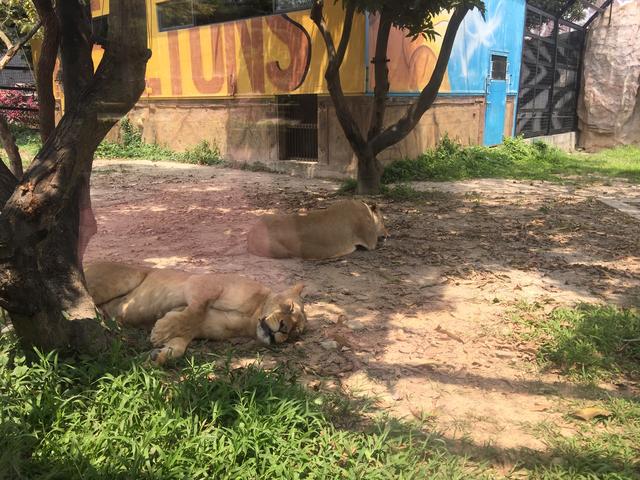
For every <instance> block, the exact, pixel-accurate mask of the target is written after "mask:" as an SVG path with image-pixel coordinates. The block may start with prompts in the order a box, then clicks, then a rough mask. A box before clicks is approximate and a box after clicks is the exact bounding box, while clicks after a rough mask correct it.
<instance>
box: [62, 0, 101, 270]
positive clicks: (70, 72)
mask: <svg viewBox="0 0 640 480" xmlns="http://www.w3.org/2000/svg"><path fill="white" fill-rule="evenodd" d="M56 12H57V15H58V21H59V24H60V28H61V29H62V30H63V31H64V32H67V34H66V35H64V36H63V37H62V39H61V41H60V57H61V59H62V64H63V65H64V69H63V70H62V86H63V89H64V108H65V110H66V111H67V110H68V111H71V110H73V109H75V108H78V104H79V102H80V96H81V95H82V93H83V92H84V91H85V89H86V88H87V87H88V86H89V85H90V83H91V81H92V80H93V71H94V68H93V58H92V57H91V51H92V49H93V39H92V35H91V7H90V5H89V3H88V2H86V3H85V4H82V2H81V1H80V0H66V1H64V2H57V4H56ZM78 160H79V161H80V163H82V164H83V165H87V171H86V172H85V174H84V175H83V179H82V186H81V189H80V198H79V202H80V203H79V209H80V211H79V214H80V224H79V236H78V251H77V257H78V263H79V264H80V265H82V259H83V257H84V252H85V250H86V249H87V246H88V245H89V241H90V240H91V237H93V235H95V233H96V232H97V230H98V228H97V223H96V218H95V216H94V214H93V209H92V208H91V189H90V176H91V170H92V167H93V152H90V153H89V156H88V157H87V158H82V159H78Z"/></svg>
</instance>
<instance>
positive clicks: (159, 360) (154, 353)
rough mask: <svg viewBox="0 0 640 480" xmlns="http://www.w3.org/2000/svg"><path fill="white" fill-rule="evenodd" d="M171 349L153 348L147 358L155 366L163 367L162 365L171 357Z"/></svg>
mask: <svg viewBox="0 0 640 480" xmlns="http://www.w3.org/2000/svg"><path fill="white" fill-rule="evenodd" d="M172 353H173V349H172V348H171V347H162V348H154V349H153V350H151V352H150V353H149V358H151V361H152V362H153V363H155V364H156V365H164V363H165V362H166V361H167V360H169V359H170V358H172V357H173V355H172Z"/></svg>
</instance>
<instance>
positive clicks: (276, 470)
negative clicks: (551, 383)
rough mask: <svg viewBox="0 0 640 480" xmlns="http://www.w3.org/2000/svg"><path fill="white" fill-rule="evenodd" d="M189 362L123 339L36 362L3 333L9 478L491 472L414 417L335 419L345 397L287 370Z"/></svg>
mask: <svg viewBox="0 0 640 480" xmlns="http://www.w3.org/2000/svg"><path fill="white" fill-rule="evenodd" d="M186 363H187V364H186V366H182V367H178V368H177V369H176V370H174V371H167V370H161V369H155V368H152V367H149V366H145V365H144V364H141V363H140V362H139V361H137V360H134V359H132V358H131V357H128V356H127V355H126V352H124V351H123V349H121V348H120V349H119V348H118V347H117V346H116V347H115V348H114V351H113V352H112V353H111V354H110V355H108V356H105V357H102V358H85V359H79V360H77V361H76V362H75V363H68V362H65V361H62V360H60V359H58V358H57V357H56V356H55V355H54V354H49V355H39V357H38V359H37V360H36V361H34V362H33V363H31V364H29V363H27V361H26V360H25V358H24V356H23V354H22V353H21V352H20V350H18V349H17V347H16V345H15V344H14V341H11V340H9V339H8V337H7V335H3V336H2V337H0V401H1V404H2V408H1V409H0V477H2V478H12V479H19V478H28V479H37V478H48V479H76V478H92V479H97V478H100V479H132V478H149V479H151V478H189V479H209V478H215V479H255V478H272V479H285V478H291V479H294V478H310V479H314V478H315V479H327V478H367V479H413V478H447V479H454V478H482V477H483V473H482V472H483V469H481V468H480V467H475V466H474V465H472V464H469V463H467V462H466V461H465V460H464V459H462V458H460V457H456V456H454V455H452V454H450V453H448V452H447V451H446V450H445V449H444V447H443V445H442V444H441V443H440V442H438V441H436V440H434V439H432V437H430V436H425V435H423V434H421V433H420V432H419V431H417V430H414V429H412V427H410V426H409V425H408V424H404V426H403V428H397V427H398V424H394V425H390V424H386V423H379V424H375V423H369V424H368V425H369V426H368V427H365V428H364V430H362V431H361V430H360V429H356V430H349V429H344V428H340V427H338V426H336V422H334V419H336V418H338V417H339V418H340V419H344V418H345V413H344V405H345V403H344V402H342V403H341V402H338V401H336V400H335V399H333V398H332V396H331V395H328V394H324V393H318V392H310V391H308V390H305V389H303V388H302V387H301V386H299V385H298V384H297V383H296V381H295V377H294V376H292V374H291V373H290V372H289V371H287V370H285V369H276V370H274V371H265V370H263V369H261V368H258V367H255V366H252V367H248V368H243V369H236V370H232V369H230V368H229V367H228V366H227V367H225V366H222V367H216V365H215V364H212V363H202V364H197V363H195V362H194V361H191V362H186ZM181 364H182V365H184V362H183V363H181ZM353 408H354V406H353V404H352V403H351V404H350V410H351V412H350V413H351V414H353V413H354V412H353ZM485 478H486V477H485Z"/></svg>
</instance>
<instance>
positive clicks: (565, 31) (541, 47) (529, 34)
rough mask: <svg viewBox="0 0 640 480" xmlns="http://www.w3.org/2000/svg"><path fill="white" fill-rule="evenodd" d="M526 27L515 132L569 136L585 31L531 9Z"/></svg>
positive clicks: (572, 122) (528, 7)
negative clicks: (563, 134) (566, 134)
mask: <svg viewBox="0 0 640 480" xmlns="http://www.w3.org/2000/svg"><path fill="white" fill-rule="evenodd" d="M525 25H526V26H525V34H524V42H523V46H522V66H521V69H520V88H519V94H518V112H517V115H516V133H517V134H522V135H524V136H525V137H534V136H540V135H550V134H554V133H563V132H570V131H574V130H575V129H576V127H577V118H578V117H577V107H578V93H579V88H580V69H581V61H582V51H583V47H584V36H585V31H584V28H583V27H581V26H579V25H576V24H573V23H571V22H568V21H565V20H562V19H559V18H556V17H554V16H553V15H551V14H549V13H546V12H544V11H542V10H539V9H537V8H535V7H532V6H530V5H528V6H527V16H526V22H525Z"/></svg>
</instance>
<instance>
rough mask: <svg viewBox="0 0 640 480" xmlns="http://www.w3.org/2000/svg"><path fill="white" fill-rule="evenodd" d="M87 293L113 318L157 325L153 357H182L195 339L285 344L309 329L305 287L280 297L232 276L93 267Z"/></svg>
mask: <svg viewBox="0 0 640 480" xmlns="http://www.w3.org/2000/svg"><path fill="white" fill-rule="evenodd" d="M85 278H86V281H87V287H88V289H89V293H90V294H91V296H92V297H93V299H94V301H95V302H96V305H97V306H98V307H99V308H100V309H101V310H102V311H103V313H104V314H105V315H107V316H109V317H112V318H115V319H116V320H118V321H119V322H121V323H123V324H126V325H133V326H144V325H149V326H153V329H152V331H151V337H150V338H151V342H152V343H153V345H154V346H156V347H159V349H157V350H154V352H152V358H154V359H155V360H156V361H157V362H158V363H164V362H165V361H166V360H168V359H169V358H175V357H180V356H182V355H183V354H184V351H185V349H186V348H187V345H189V343H190V342H191V340H193V339H194V338H209V339H214V340H224V339H227V338H232V337H238V336H251V337H257V338H258V340H260V341H262V342H263V343H267V344H269V343H281V342H284V341H286V340H287V339H288V338H290V337H292V336H295V335H297V334H299V333H301V332H302V331H303V330H304V328H305V325H306V316H305V313H304V305H303V302H302V300H301V298H300V293H301V292H302V289H303V287H304V286H303V285H302V284H299V285H296V286H294V287H292V288H290V289H289V290H286V291H284V292H282V293H279V294H276V293H274V292H272V291H271V290H270V289H268V288H267V287H265V286H263V285H261V284H260V283H258V282H256V281H254V280H251V279H248V278H246V277H242V276H239V275H230V274H215V273H208V274H201V275H197V274H191V273H187V272H182V271H178V270H170V269H155V268H146V267H136V266H129V265H123V264H118V263H95V264H91V265H87V266H86V267H85Z"/></svg>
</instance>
